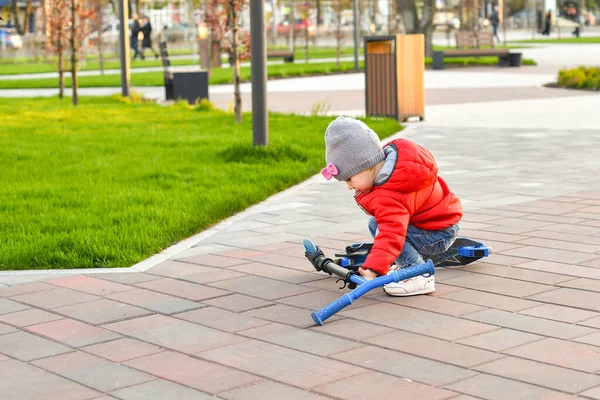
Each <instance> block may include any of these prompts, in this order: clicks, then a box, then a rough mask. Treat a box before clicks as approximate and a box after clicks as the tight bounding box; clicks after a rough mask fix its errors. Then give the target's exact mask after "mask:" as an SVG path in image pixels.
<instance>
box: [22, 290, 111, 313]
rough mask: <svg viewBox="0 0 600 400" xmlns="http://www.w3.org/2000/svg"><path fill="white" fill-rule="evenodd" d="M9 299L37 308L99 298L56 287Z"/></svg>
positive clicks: (49, 307)
mask: <svg viewBox="0 0 600 400" xmlns="http://www.w3.org/2000/svg"><path fill="white" fill-rule="evenodd" d="M11 299H12V300H16V301H19V302H21V303H25V304H29V305H31V306H35V307H38V308H43V309H52V308H56V307H62V306H68V305H71V304H77V303H85V302H88V301H92V300H98V299H100V298H99V297H98V296H94V295H91V294H86V293H82V292H78V291H76V290H71V289H65V288H56V289H50V290H41V291H39V292H32V293H27V294H21V295H18V296H12V297H11Z"/></svg>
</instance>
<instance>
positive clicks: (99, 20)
mask: <svg viewBox="0 0 600 400" xmlns="http://www.w3.org/2000/svg"><path fill="white" fill-rule="evenodd" d="M93 4H94V11H95V13H96V18H95V30H96V32H98V39H97V40H98V62H99V63H100V75H104V53H103V51H102V34H103V33H104V31H103V25H104V21H103V15H102V9H103V8H104V6H105V5H106V0H95V1H94V2H93Z"/></svg>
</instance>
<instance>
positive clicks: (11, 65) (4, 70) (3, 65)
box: [0, 47, 363, 75]
mask: <svg viewBox="0 0 600 400" xmlns="http://www.w3.org/2000/svg"><path fill="white" fill-rule="evenodd" d="M274 49H283V50H287V49H288V48H287V47H277V48H274ZM362 52H363V50H362V48H361V49H359V53H360V54H362ZM179 53H183V51H179V52H175V53H172V52H171V51H169V54H171V55H177V54H179ZM187 53H188V54H191V50H190V51H189V52H187ZM305 53H306V52H305V50H304V48H300V47H297V48H296V50H295V51H294V56H295V57H296V59H298V60H304V58H305ZM336 54H337V52H336V50H335V49H332V48H328V47H309V51H308V57H309V59H311V60H313V59H318V58H334V57H336ZM340 54H341V56H342V57H348V56H352V55H354V50H353V49H352V48H344V49H341V52H340ZM151 56H152V54H151V53H150V52H148V51H146V59H145V60H132V61H131V68H132V69H135V68H146V67H161V66H162V61H161V60H160V59H158V60H157V59H155V58H154V57H153V56H152V57H151ZM23 61H24V62H0V75H16V74H37V73H43V72H54V71H56V67H55V66H54V65H53V64H51V63H49V62H45V61H40V62H37V63H36V62H33V60H31V59H27V60H23ZM25 61H26V62H25ZM198 64H199V61H198V56H196V57H194V58H193V59H172V60H171V65H175V66H177V65H198ZM223 64H226V63H225V59H224V63H223ZM69 65H70V62H68V63H67V69H68V68H70V67H69ZM120 65H121V64H120V62H119V60H118V59H117V58H116V56H115V55H112V57H111V58H107V59H106V60H105V61H104V69H118V68H120ZM95 70H100V62H99V61H98V57H97V56H96V55H94V54H90V55H89V56H88V61H87V62H86V63H85V66H84V67H82V68H80V71H95Z"/></svg>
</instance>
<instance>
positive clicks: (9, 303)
mask: <svg viewBox="0 0 600 400" xmlns="http://www.w3.org/2000/svg"><path fill="white" fill-rule="evenodd" d="M28 308H30V307H29V306H28V305H25V304H22V303H17V302H16V301H13V300H9V299H2V298H0V314H8V313H13V312H16V311H22V310H27V309H28Z"/></svg>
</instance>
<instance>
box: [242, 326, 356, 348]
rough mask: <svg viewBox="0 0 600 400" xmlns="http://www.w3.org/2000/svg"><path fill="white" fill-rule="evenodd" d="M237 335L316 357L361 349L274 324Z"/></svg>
mask: <svg viewBox="0 0 600 400" xmlns="http://www.w3.org/2000/svg"><path fill="white" fill-rule="evenodd" d="M238 334H239V335H242V336H247V337H251V338H253V339H257V340H262V341H265V342H269V343H273V344H277V345H280V346H284V347H289V348H291V349H295V350H300V351H305V352H307V353H311V354H315V355H318V356H328V355H331V354H335V353H339V352H341V351H346V350H349V349H354V348H357V347H362V344H360V343H357V342H354V341H350V340H346V339H341V338H337V337H333V336H329V335H325V334H322V333H318V332H314V331H309V330H304V329H299V328H296V327H293V326H289V325H281V324H276V323H274V324H269V325H264V326H260V327H258V328H253V329H248V330H244V331H240V332H238Z"/></svg>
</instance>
